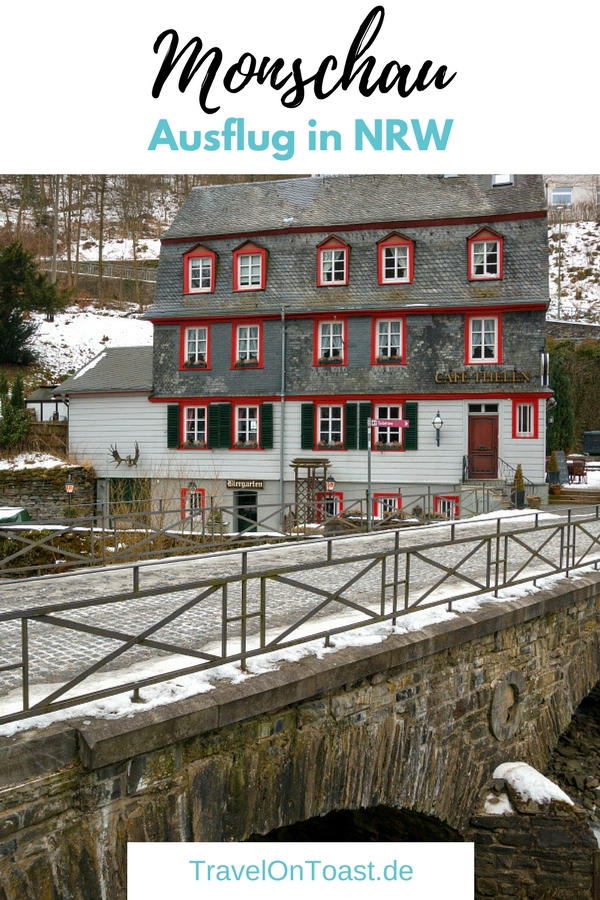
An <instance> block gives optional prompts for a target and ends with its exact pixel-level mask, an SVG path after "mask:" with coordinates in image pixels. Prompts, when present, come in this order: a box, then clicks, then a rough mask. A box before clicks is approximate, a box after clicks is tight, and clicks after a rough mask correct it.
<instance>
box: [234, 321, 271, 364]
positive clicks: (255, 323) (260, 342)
mask: <svg viewBox="0 0 600 900" xmlns="http://www.w3.org/2000/svg"><path fill="white" fill-rule="evenodd" d="M251 326H254V327H257V328H258V360H257V362H256V364H254V362H250V361H249V362H246V363H245V364H244V362H243V360H241V359H240V358H239V357H238V342H239V333H238V329H240V328H248V327H251ZM263 351H264V342H263V323H262V321H261V320H260V319H235V320H234V321H233V322H232V323H231V368H232V369H237V370H242V371H243V370H244V369H263V368H264V363H263V359H264V357H263Z"/></svg>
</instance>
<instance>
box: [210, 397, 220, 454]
mask: <svg viewBox="0 0 600 900" xmlns="http://www.w3.org/2000/svg"><path fill="white" fill-rule="evenodd" d="M208 446H209V447H210V449H211V450H216V449H217V447H218V446H219V404H218V403H211V404H210V406H209V407H208Z"/></svg>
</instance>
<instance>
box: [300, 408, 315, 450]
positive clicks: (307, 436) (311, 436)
mask: <svg viewBox="0 0 600 900" xmlns="http://www.w3.org/2000/svg"><path fill="white" fill-rule="evenodd" d="M314 444H315V407H314V405H313V404H312V403H303V404H302V407H301V419H300V447H301V448H302V450H312V449H313V447H314Z"/></svg>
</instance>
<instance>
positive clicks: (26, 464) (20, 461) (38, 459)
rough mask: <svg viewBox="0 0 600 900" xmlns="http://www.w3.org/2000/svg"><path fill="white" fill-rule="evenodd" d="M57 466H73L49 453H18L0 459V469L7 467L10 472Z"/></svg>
mask: <svg viewBox="0 0 600 900" xmlns="http://www.w3.org/2000/svg"><path fill="white" fill-rule="evenodd" d="M57 466H64V467H65V468H73V467H72V466H70V465H69V463H68V462H65V460H64V459H60V458H59V457H58V456H52V455H51V454H49V453H36V452H29V453H19V454H18V455H17V456H13V458H12V459H0V469H8V470H9V471H11V472H13V471H17V470H22V469H55V468H56V467H57Z"/></svg>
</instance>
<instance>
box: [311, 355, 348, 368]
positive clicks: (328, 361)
mask: <svg viewBox="0 0 600 900" xmlns="http://www.w3.org/2000/svg"><path fill="white" fill-rule="evenodd" d="M317 362H318V364H319V365H320V366H341V365H342V364H343V362H344V359H343V357H342V356H320V357H319V359H318V360H317Z"/></svg>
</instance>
